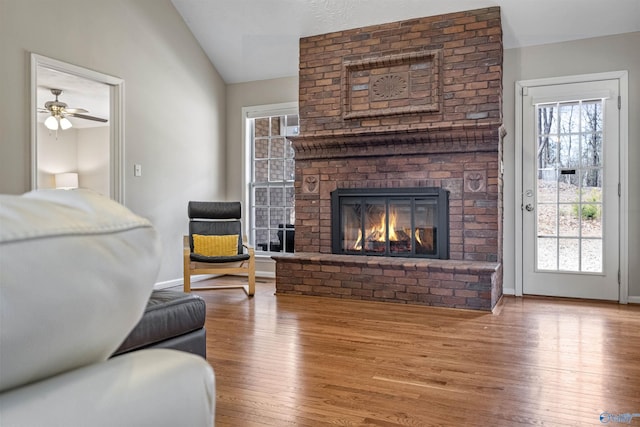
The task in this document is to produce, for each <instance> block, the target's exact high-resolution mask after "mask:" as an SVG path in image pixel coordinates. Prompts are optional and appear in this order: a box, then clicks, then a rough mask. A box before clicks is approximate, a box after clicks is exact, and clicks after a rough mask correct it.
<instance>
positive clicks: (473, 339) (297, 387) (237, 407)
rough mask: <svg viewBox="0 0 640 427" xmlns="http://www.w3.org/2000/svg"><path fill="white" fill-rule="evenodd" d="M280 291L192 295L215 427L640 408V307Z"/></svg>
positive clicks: (557, 418) (576, 421) (534, 416)
mask: <svg viewBox="0 0 640 427" xmlns="http://www.w3.org/2000/svg"><path fill="white" fill-rule="evenodd" d="M215 280H224V281H233V280H241V279H237V278H232V277H224V278H220V279H215ZM274 291H275V285H274V283H273V281H265V280H259V281H258V284H257V286H256V296H255V297H254V298H247V296H246V295H245V294H244V292H243V291H242V290H241V289H230V290H216V291H197V292H195V293H197V294H198V295H201V296H202V297H203V298H204V299H205V300H206V303H207V321H206V328H207V360H208V361H209V362H210V363H211V365H212V366H213V367H214V370H215V372H216V394H217V403H216V426H218V427H222V426H234V427H238V426H242V427H244V426H325V425H326V426H329V425H331V426H385V427H389V426H430V425H446V426H465V425H466V426H514V425H536V426H539V425H545V426H574V425H575V426H578V425H579V426H583V425H586V426H597V425H603V423H601V421H600V418H599V417H600V415H601V414H602V413H603V412H608V413H609V414H612V415H619V414H626V413H630V414H638V413H640V306H637V305H627V306H625V305H618V304H615V303H606V302H586V301H575V300H562V299H546V298H536V297H526V298H515V297H505V298H504V299H503V303H502V305H501V306H500V309H499V312H497V313H496V314H490V313H485V312H475V311H465V310H455V309H442V308H432V307H420V306H407V305H400V304H389V303H372V302H359V301H348V300H338V299H330V298H316V297H304V296H285V295H283V296H275V295H274ZM634 424H638V425H640V416H638V417H636V418H633V419H632V421H631V425H634ZM609 425H616V422H614V421H611V422H610V423H609ZM618 425H620V424H618Z"/></svg>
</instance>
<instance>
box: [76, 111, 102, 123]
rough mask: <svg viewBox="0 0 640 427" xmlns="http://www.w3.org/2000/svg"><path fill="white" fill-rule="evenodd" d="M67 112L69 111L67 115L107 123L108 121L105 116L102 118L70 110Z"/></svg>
mask: <svg viewBox="0 0 640 427" xmlns="http://www.w3.org/2000/svg"><path fill="white" fill-rule="evenodd" d="M67 113H68V114H67V116H70V117H77V118H79V119H85V120H93V121H95V122H101V123H106V122H107V121H108V120H107V119H103V118H100V117H94V116H88V115H86V114H80V113H69V112H68V111H67Z"/></svg>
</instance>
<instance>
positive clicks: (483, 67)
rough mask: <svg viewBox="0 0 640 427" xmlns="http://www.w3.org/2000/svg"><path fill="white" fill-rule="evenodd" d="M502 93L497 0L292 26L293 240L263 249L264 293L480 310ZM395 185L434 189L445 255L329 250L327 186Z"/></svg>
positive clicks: (490, 275) (488, 292) (496, 208)
mask: <svg viewBox="0 0 640 427" xmlns="http://www.w3.org/2000/svg"><path fill="white" fill-rule="evenodd" d="M501 104H502V28H501V21H500V9H499V8H498V7H491V8H485V9H478V10H471V11H465V12H459V13H452V14H446V15H439V16H432V17H425V18H419V19H412V20H408V21H401V22H395V23H389V24H383V25H376V26H372V27H367V28H359V29H353V30H348V31H341V32H336V33H330V34H324V35H318V36H312V37H306V38H303V39H301V40H300V88H299V108H300V113H299V114H300V129H301V136H299V137H296V138H294V140H293V145H294V149H295V152H296V182H295V191H296V202H295V203H296V223H295V233H296V239H295V253H294V254H284V255H278V256H274V257H273V258H274V259H275V261H276V293H277V294H299V295H322V296H328V297H336V298H352V299H362V300H373V301H385V302H387V301H389V302H399V303H410V304H423V305H434V306H446V307H460V308H471V309H481V310H491V309H493V308H494V306H495V304H496V303H497V302H498V300H499V299H500V297H501V296H502V173H501V168H502V164H501V162H502V137H503V136H504V135H503V128H502V114H501ZM394 188H399V189H408V188H436V189H443V190H445V191H446V193H447V197H448V236H447V244H448V247H447V253H448V259H425V258H413V257H403V256H377V255H375V254H365V255H364V256H363V255H351V254H336V253H333V252H335V251H332V233H333V234H334V235H335V227H336V225H335V224H334V223H333V222H332V206H331V199H332V197H331V194H332V192H334V190H339V189H363V190H366V191H370V190H371V189H384V191H387V190H388V189H394ZM445 258H446V257H445Z"/></svg>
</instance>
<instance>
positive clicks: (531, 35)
mask: <svg viewBox="0 0 640 427" xmlns="http://www.w3.org/2000/svg"><path fill="white" fill-rule="evenodd" d="M172 3H173V4H174V6H175V7H176V9H177V10H178V12H179V13H180V14H181V15H182V17H183V19H184V21H185V22H186V23H187V25H188V26H189V28H190V29H191V31H192V33H193V34H194V36H195V37H196V39H197V40H198V42H199V43H200V45H201V46H202V48H203V50H204V51H205V53H206V54H207V55H208V57H209V59H210V60H211V62H212V63H213V64H214V66H215V67H216V69H217V70H218V72H220V74H221V75H222V77H223V79H224V80H225V82H226V83H239V82H246V81H252V80H264V79H270V78H277V77H286V76H295V75H297V73H298V41H299V38H300V37H305V36H310V35H316V34H324V33H329V32H333V31H340V30H346V29H351V28H358V27H364V26H368V25H374V24H381V23H386V22H394V21H400V20H405V19H410V18H416V17H424V16H432V15H439V14H442V13H450V12H458V11H463V10H471V9H478V8H483V7H489V6H500V8H501V12H502V26H503V37H504V42H503V43H504V48H505V49H509V48H515V47H522V46H531V45H539V44H547V43H554V42H559V41H567V40H575V39H584V38H590V37H598V36H604V35H611V34H620V33H626V32H633V31H640V0H446V1H443V0H172Z"/></svg>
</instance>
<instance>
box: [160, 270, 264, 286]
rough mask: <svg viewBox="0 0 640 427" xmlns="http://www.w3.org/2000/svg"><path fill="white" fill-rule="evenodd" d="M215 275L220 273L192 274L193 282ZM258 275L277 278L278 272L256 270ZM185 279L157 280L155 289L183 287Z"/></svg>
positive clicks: (211, 277)
mask: <svg viewBox="0 0 640 427" xmlns="http://www.w3.org/2000/svg"><path fill="white" fill-rule="evenodd" d="M214 277H218V275H215V274H200V275H197V276H191V283H193V282H200V281H202V280H208V279H213V278H214ZM256 277H264V278H267V279H275V278H276V274H275V273H274V272H273V271H256ZM183 282H184V279H183V278H182V277H181V278H179V279H173V280H167V281H164V282H156V284H155V285H153V289H167V288H174V287H177V286H179V287H180V288H182V285H183Z"/></svg>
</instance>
